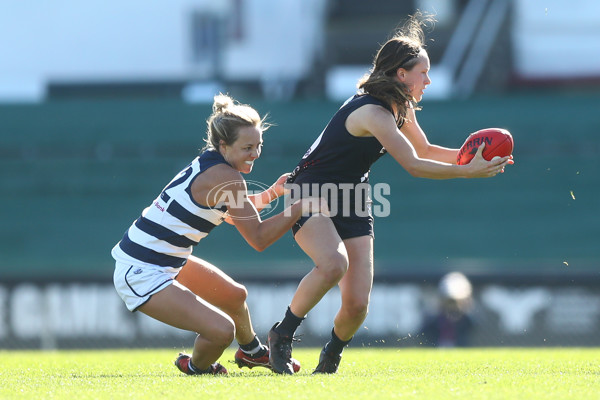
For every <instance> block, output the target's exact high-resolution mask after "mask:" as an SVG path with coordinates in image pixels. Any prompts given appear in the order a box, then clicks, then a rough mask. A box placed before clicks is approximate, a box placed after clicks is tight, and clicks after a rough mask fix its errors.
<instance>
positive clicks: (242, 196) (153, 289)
mask: <svg viewBox="0 0 600 400" xmlns="http://www.w3.org/2000/svg"><path fill="white" fill-rule="evenodd" d="M207 125H208V131H207V139H206V142H207V146H206V148H205V149H204V150H203V152H202V153H201V154H200V156H198V157H196V158H195V159H194V160H193V161H192V162H191V163H190V164H189V165H188V166H187V167H186V168H184V169H183V170H182V171H181V172H180V173H179V174H178V175H177V176H175V177H174V178H173V180H172V181H171V182H170V183H169V184H168V185H167V186H166V187H165V188H164V189H163V190H162V191H161V193H160V194H159V196H158V197H157V198H156V199H155V200H154V201H152V203H151V204H150V205H149V206H148V207H147V208H146V209H145V210H144V211H143V212H142V215H141V216H140V217H139V218H138V219H137V220H135V221H134V223H133V224H132V225H131V226H130V228H129V229H128V230H127V232H125V235H124V236H123V238H122V239H121V241H120V242H119V243H118V244H117V245H116V246H115V247H114V248H113V250H112V255H113V257H114V259H115V261H116V263H115V272H114V283H115V288H116V289H117V292H118V293H119V295H120V296H121V298H122V299H123V301H124V302H125V304H126V305H127V308H128V309H129V310H130V311H136V310H139V311H141V312H143V313H144V314H147V315H149V316H150V317H152V318H155V319H157V320H159V321H162V322H164V323H166V324H169V325H172V326H174V327H177V328H180V329H184V330H189V331H192V332H196V333H197V334H198V336H197V337H196V340H195V342H194V349H193V352H192V354H191V355H188V354H183V353H181V354H180V355H179V357H178V358H177V359H176V360H175V365H176V366H177V368H179V369H180V370H181V371H182V372H184V373H186V374H189V375H194V374H223V373H227V370H226V369H225V368H224V367H223V366H222V365H220V364H219V363H217V362H216V361H217V359H218V358H219V357H220V356H221V355H222V354H223V351H224V350H225V349H226V348H227V347H228V346H229V345H230V344H231V342H232V341H233V340H234V338H235V339H236V340H237V341H238V343H239V344H240V348H239V349H238V351H237V352H236V354H235V361H236V363H237V365H238V366H239V367H240V368H241V367H244V366H245V367H249V368H253V367H255V366H262V367H266V368H269V369H270V368H271V366H270V364H269V354H268V352H269V349H268V347H267V346H265V345H263V344H261V342H260V340H259V339H258V337H257V336H256V334H255V332H254V329H253V327H252V323H251V319H250V314H249V311H248V306H247V304H246V295H247V293H246V289H245V288H244V286H242V285H240V284H239V283H237V282H235V281H234V280H233V279H232V278H230V277H229V276H227V275H226V274H225V273H224V272H223V271H221V270H219V269H218V268H217V267H215V266H214V265H212V264H210V263H208V262H207V261H205V260H202V259H200V258H198V257H195V256H193V255H192V249H193V247H194V246H196V245H197V244H198V243H199V242H200V240H201V239H203V238H205V237H206V236H207V235H208V234H209V233H210V231H211V230H212V229H213V228H215V227H216V226H217V225H219V224H221V222H223V221H224V220H226V221H228V222H230V223H233V224H234V225H235V227H236V228H237V229H238V231H239V232H240V233H241V234H242V236H243V237H244V239H246V241H247V242H248V243H249V244H250V245H252V246H253V247H254V248H255V249H257V250H259V251H261V250H263V249H264V248H266V247H268V246H270V245H271V244H272V243H274V242H275V241H276V240H277V239H279V238H280V237H281V236H282V235H283V234H284V233H285V232H286V231H287V230H289V229H290V228H291V227H292V225H293V224H294V223H295V222H296V221H297V220H298V218H299V217H300V215H302V213H306V212H308V211H310V210H311V207H317V209H316V211H317V212H318V211H320V208H319V207H320V206H321V205H323V211H324V212H326V206H325V205H324V202H322V201H321V203H319V202H314V201H312V200H299V201H297V202H295V203H294V204H292V205H291V206H289V207H288V208H287V209H286V210H284V211H283V212H282V213H280V214H278V215H275V216H273V217H271V218H269V219H266V220H264V221H262V220H261V218H260V216H259V214H258V212H259V211H260V210H259V208H260V207H262V206H264V205H265V204H268V203H269V202H271V201H272V200H274V199H275V198H277V197H279V196H281V195H283V193H284V189H283V183H284V182H285V179H286V178H287V175H282V176H281V177H280V178H279V179H278V180H277V181H276V182H275V183H274V184H273V185H272V186H271V187H270V188H269V189H268V190H265V191H263V192H262V193H259V194H257V195H249V194H248V191H247V188H246V182H245V181H244V179H243V178H242V175H241V174H248V173H250V172H251V171H252V167H253V164H254V162H255V161H256V159H257V158H258V157H259V156H260V153H261V148H262V133H263V131H264V130H265V129H266V128H267V125H266V124H265V123H264V120H263V119H261V118H260V116H259V115H258V113H257V112H256V111H255V110H254V109H253V108H251V107H250V106H247V105H241V104H239V103H235V102H234V101H233V99H231V98H230V97H229V96H225V95H219V96H216V97H215V102H214V104H213V113H212V115H211V116H210V118H209V119H208V121H207ZM255 204H256V205H255ZM291 362H292V364H293V369H294V371H298V370H299V369H300V365H299V364H298V362H297V361H296V360H292V361H291Z"/></svg>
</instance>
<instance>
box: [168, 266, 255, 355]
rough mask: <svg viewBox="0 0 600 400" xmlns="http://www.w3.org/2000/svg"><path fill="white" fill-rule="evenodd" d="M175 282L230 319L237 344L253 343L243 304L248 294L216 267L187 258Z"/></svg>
mask: <svg viewBox="0 0 600 400" xmlns="http://www.w3.org/2000/svg"><path fill="white" fill-rule="evenodd" d="M177 281H179V282H180V283H181V284H183V285H184V286H185V287H187V288H188V289H190V290H191V291H192V292H194V293H195V294H196V295H198V296H199V297H201V298H202V299H204V300H206V301H207V302H208V303H210V304H212V305H214V306H215V307H217V308H219V309H221V310H222V311H224V312H225V313H226V314H227V315H229V316H230V317H231V319H232V320H233V322H234V323H235V329H236V334H235V338H236V340H237V341H238V343H240V344H248V343H250V342H251V341H252V340H253V339H254V336H255V332H254V329H253V328H252V321H251V319H250V312H249V310H248V305H247V304H246V297H247V295H248V292H247V291H246V288H245V287H244V286H243V285H241V284H239V283H237V282H236V281H234V280H233V279H232V278H231V277H229V276H228V275H227V274H225V273H224V272H223V271H221V270H220V269H219V268H217V267H216V266H214V265H212V264H210V263H209V262H207V261H205V260H202V259H200V258H198V257H194V256H191V257H189V259H188V262H187V263H186V264H185V266H184V267H183V268H182V269H181V272H180V273H179V275H178V276H177Z"/></svg>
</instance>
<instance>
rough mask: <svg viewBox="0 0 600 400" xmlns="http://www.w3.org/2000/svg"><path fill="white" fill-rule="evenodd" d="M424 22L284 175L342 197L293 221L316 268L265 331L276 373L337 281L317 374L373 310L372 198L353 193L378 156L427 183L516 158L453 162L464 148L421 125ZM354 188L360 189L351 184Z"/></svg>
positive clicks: (397, 40)
mask: <svg viewBox="0 0 600 400" xmlns="http://www.w3.org/2000/svg"><path fill="white" fill-rule="evenodd" d="M428 20H430V18H429V17H427V16H424V15H422V14H420V13H417V14H415V15H414V16H412V17H410V18H409V19H408V21H407V22H406V23H405V24H404V26H403V27H402V28H401V29H400V30H399V31H398V32H397V33H396V35H395V36H394V37H392V38H391V39H390V40H388V41H387V42H386V43H385V44H383V46H381V48H380V49H379V51H378V53H377V54H376V56H375V59H374V61H373V67H372V69H371V71H370V73H369V74H367V75H366V76H365V77H363V78H362V79H361V80H360V81H359V83H358V89H359V90H358V92H357V94H356V95H355V96H353V97H351V98H350V99H348V100H347V101H346V103H344V105H343V106H342V107H341V108H340V109H339V110H338V111H337V112H336V114H335V115H334V116H333V118H332V119H331V121H330V122H329V124H328V125H327V127H326V128H325V130H324V131H323V132H322V133H321V135H320V136H319V137H318V138H317V139H316V141H315V142H314V143H313V145H312V146H311V147H310V149H309V150H308V152H306V154H305V155H304V156H303V157H302V160H301V161H300V162H299V164H298V165H297V167H296V168H295V170H294V171H293V172H292V174H291V176H290V178H289V179H288V182H290V183H294V184H296V185H295V186H296V188H297V189H298V190H299V191H300V192H302V195H309V193H308V192H309V189H310V190H315V185H316V189H317V191H318V189H319V188H321V189H322V188H323V186H324V185H328V187H331V184H334V185H337V187H338V188H339V190H338V191H337V193H335V191H334V193H333V194H334V195H336V196H335V197H337V203H336V200H333V199H334V197H332V196H329V210H330V212H331V218H329V217H325V216H323V215H319V214H315V215H312V216H302V217H301V218H300V220H299V221H298V222H297V223H296V224H295V225H294V227H293V233H294V237H295V240H296V242H297V243H298V245H299V246H300V247H301V248H302V249H303V250H304V252H305V253H306V254H307V255H308V256H309V257H310V258H311V259H312V261H313V262H314V265H315V267H314V268H313V269H312V270H311V271H310V272H309V273H308V274H307V275H306V276H305V277H304V278H303V279H302V281H301V282H300V284H299V286H298V288H297V290H296V293H295V294H294V296H293V298H292V301H291V303H290V305H289V307H288V309H287V312H286V313H285V316H284V318H283V320H282V321H281V322H279V323H276V324H275V325H274V326H273V328H272V329H271V331H270V332H269V348H270V357H271V366H272V367H273V369H274V371H276V372H278V373H284V374H291V373H293V365H292V363H291V353H292V339H293V335H294V332H295V331H296V329H297V328H298V326H299V325H300V323H301V322H302V320H303V319H304V318H305V316H306V315H307V313H308V312H309V311H310V310H311V309H312V308H313V307H314V306H315V305H316V304H317V303H318V302H319V301H320V300H321V298H322V297H323V296H324V295H325V293H327V292H328V291H329V290H330V289H331V288H332V287H333V286H335V285H336V284H337V285H339V287H340V291H341V307H340V309H339V311H338V313H337V315H336V316H335V319H334V321H333V329H332V331H331V340H329V342H327V344H326V345H325V346H324V347H323V350H322V351H321V355H320V359H319V363H318V365H317V367H316V369H315V371H314V373H335V372H337V369H338V366H339V363H340V360H341V355H342V350H343V349H344V347H345V346H346V345H347V344H348V343H349V342H350V340H351V339H352V337H353V335H354V334H355V333H356V331H357V330H358V328H359V327H360V325H361V323H362V322H363V321H364V319H365V318H366V316H367V310H368V306H369V298H370V293H371V288H372V285H373V217H372V215H371V213H370V209H369V204H368V203H369V202H368V199H367V196H364V195H360V193H358V194H359V196H356V194H357V193H355V191H358V190H359V189H358V184H359V183H362V184H363V185H362V187H364V184H365V183H368V173H369V170H370V167H371V165H372V164H373V163H374V162H375V161H377V159H379V157H381V156H382V155H383V154H384V153H389V154H390V155H391V156H392V157H393V158H394V160H396V161H397V162H398V164H400V166H402V167H403V168H404V169H405V170H407V171H408V172H409V173H410V174H411V175H412V176H415V177H423V178H430V179H449V178H479V177H492V176H495V175H496V174H498V173H499V172H502V171H503V169H504V167H505V166H506V164H507V163H512V160H511V159H510V157H504V158H500V159H497V160H493V161H486V160H484V159H483V157H482V156H481V153H482V151H483V147H484V146H481V147H480V148H479V149H478V151H477V155H476V156H475V157H474V159H473V160H472V162H471V163H469V164H467V165H456V157H457V153H458V149H450V148H445V147H441V146H437V145H433V144H431V143H429V141H428V139H427V136H426V135H425V133H424V132H423V130H422V129H421V127H420V126H419V124H418V122H417V117H416V113H415V110H416V109H417V107H416V105H417V103H418V102H419V101H420V100H421V98H422V96H423V93H424V91H425V89H426V88H427V86H428V85H429V84H430V83H431V81H430V79H429V75H428V72H429V67H430V65H429V57H428V55H427V51H426V50H425V48H424V47H425V46H424V42H423V41H424V34H423V29H422V27H423V25H424V24H425V23H427V22H428ZM306 184H310V185H306ZM341 184H344V186H345V188H344V189H342V188H341V186H340V185H341ZM348 185H350V186H351V187H354V190H347V189H346V188H347V187H348ZM311 195H318V193H314V192H313V193H312V194H311ZM320 195H323V193H321V194H320ZM357 197H358V198H362V200H355V199H356V198H357ZM344 206H346V210H347V212H345V213H344V212H343V210H344ZM334 209H336V210H337V214H335V215H334V213H333V211H334ZM365 211H367V213H366V215H365Z"/></svg>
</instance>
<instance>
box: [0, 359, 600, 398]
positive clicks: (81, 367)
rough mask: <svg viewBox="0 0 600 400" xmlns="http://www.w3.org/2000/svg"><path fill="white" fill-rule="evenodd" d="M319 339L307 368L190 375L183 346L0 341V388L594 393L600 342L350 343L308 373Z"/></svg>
mask: <svg viewBox="0 0 600 400" xmlns="http://www.w3.org/2000/svg"><path fill="white" fill-rule="evenodd" d="M319 351H320V349H316V348H315V349H307V348H297V349H294V357H295V358H297V359H298V360H300V362H301V363H302V365H303V368H302V370H301V371H300V372H299V373H298V374H295V375H294V376H280V375H275V374H273V373H272V372H270V371H268V370H266V369H264V368H254V369H252V370H248V369H246V368H244V369H243V370H239V369H238V368H237V366H236V365H235V364H234V363H233V354H234V350H233V349H230V350H227V351H226V352H225V354H224V355H223V357H221V359H220V362H221V363H222V364H223V365H225V367H226V368H228V370H229V372H230V374H229V375H228V376H187V375H183V374H182V373H180V372H179V371H178V370H177V369H176V367H175V366H174V365H173V360H174V359H175V357H176V355H177V353H178V351H177V350H172V349H171V350H164V349H161V350H81V351H55V352H39V351H0V382H1V383H0V398H1V399H13V398H15V399H16V398H37V399H73V398H77V399H124V398H132V399H144V400H147V399H171V398H173V399H174V398H178V399H181V398H185V399H189V398H212V399H243V400H253V399H260V400H265V399H288V398H289V399H294V400H300V399H327V398H344V399H361V400H364V399H503V400H504V399H561V400H563V399H597V398H600V395H599V394H598V393H600V392H599V391H598V388H599V387H600V349H588V348H564V349H559V348H545V349H539V348H499V349H498V348H494V349H492V348H484V349H448V350H443V349H397V348H350V349H348V350H346V352H345V353H344V357H343V360H342V364H341V366H340V369H339V371H338V373H337V374H335V375H318V376H313V375H311V372H312V369H313V368H314V366H315V365H316V362H317V358H318V355H319Z"/></svg>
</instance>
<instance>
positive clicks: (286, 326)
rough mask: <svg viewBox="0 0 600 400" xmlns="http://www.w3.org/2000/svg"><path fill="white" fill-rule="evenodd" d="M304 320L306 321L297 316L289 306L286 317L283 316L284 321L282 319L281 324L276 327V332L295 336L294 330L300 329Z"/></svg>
mask: <svg viewBox="0 0 600 400" xmlns="http://www.w3.org/2000/svg"><path fill="white" fill-rule="evenodd" d="M302 321H304V318H300V317H297V316H295V315H294V313H293V312H292V310H290V307H289V306H288V308H287V311H286V312H285V317H284V318H283V321H281V322H280V323H279V325H277V326H276V327H275V332H277V333H279V334H280V335H285V336H293V335H294V332H296V329H298V327H299V326H300V324H301V323H302Z"/></svg>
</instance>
